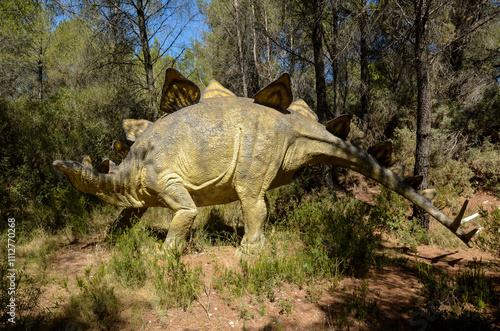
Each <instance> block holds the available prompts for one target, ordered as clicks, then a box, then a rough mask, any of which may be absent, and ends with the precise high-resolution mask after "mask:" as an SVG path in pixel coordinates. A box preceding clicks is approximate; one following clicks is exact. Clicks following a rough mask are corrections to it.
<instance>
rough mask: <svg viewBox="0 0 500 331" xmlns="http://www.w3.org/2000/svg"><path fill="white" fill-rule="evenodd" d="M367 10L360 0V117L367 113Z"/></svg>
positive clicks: (363, 2) (362, 0)
mask: <svg viewBox="0 0 500 331" xmlns="http://www.w3.org/2000/svg"><path fill="white" fill-rule="evenodd" d="M367 16H368V12H367V10H366V1H365V0H361V12H360V16H359V33H360V41H359V43H360V62H361V68H360V71H361V73H360V75H361V89H360V90H361V91H360V92H361V95H360V99H361V113H360V114H359V116H360V117H361V118H362V117H363V116H364V115H365V114H367V113H368V45H367V42H366V25H367Z"/></svg>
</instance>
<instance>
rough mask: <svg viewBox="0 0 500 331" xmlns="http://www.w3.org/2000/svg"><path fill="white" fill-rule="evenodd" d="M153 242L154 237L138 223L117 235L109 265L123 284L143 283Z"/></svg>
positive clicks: (141, 284) (131, 285)
mask: <svg viewBox="0 0 500 331" xmlns="http://www.w3.org/2000/svg"><path fill="white" fill-rule="evenodd" d="M154 244H155V241H154V239H153V238H151V237H150V236H149V233H148V232H147V231H146V229H144V228H143V227H142V226H141V225H140V223H138V224H136V225H135V226H134V227H132V228H131V229H127V230H125V231H124V232H123V233H122V234H121V235H120V236H119V237H118V239H117V241H116V245H115V249H114V251H113V255H112V257H111V261H110V262H109V266H110V268H111V269H112V270H113V271H114V272H115V274H116V275H117V276H118V278H119V279H120V280H121V282H122V283H123V284H124V285H125V286H127V287H141V286H143V285H144V283H145V282H146V279H147V276H148V269H149V263H150V262H149V260H150V257H151V254H152V253H153V252H154V250H153V248H154Z"/></svg>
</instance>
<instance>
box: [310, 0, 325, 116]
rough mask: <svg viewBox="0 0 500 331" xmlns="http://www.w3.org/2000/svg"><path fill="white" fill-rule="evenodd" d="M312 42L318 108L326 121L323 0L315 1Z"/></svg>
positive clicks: (318, 111) (319, 114)
mask: <svg viewBox="0 0 500 331" xmlns="http://www.w3.org/2000/svg"><path fill="white" fill-rule="evenodd" d="M312 44H313V45H312V46H313V53H314V70H315V76H316V109H317V113H318V117H319V118H320V120H321V121H324V120H326V119H327V117H328V106H327V102H326V78H325V63H324V60H323V3H322V1H321V0H315V1H314V8H313V26H312Z"/></svg>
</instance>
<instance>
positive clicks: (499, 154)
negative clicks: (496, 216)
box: [467, 141, 500, 194]
mask: <svg viewBox="0 0 500 331" xmlns="http://www.w3.org/2000/svg"><path fill="white" fill-rule="evenodd" d="M467 163H468V165H469V167H470V168H471V169H472V171H474V180H475V181H476V183H477V184H478V185H480V186H482V187H485V188H488V189H492V190H493V191H495V192H496V193H497V194H500V167H499V166H498V165H499V164H500V151H499V146H498V144H497V145H495V144H492V143H490V142H489V141H486V142H484V144H483V145H482V146H481V147H479V148H471V149H469V150H468V151H467Z"/></svg>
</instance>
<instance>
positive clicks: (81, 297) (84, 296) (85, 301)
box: [66, 265, 121, 329]
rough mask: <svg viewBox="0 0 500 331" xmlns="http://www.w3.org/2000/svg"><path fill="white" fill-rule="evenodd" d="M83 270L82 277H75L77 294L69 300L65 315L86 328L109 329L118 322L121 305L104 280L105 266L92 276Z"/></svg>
mask: <svg viewBox="0 0 500 331" xmlns="http://www.w3.org/2000/svg"><path fill="white" fill-rule="evenodd" d="M91 271H92V267H88V268H85V272H84V276H83V277H78V276H77V277H76V282H77V287H78V289H79V293H78V294H76V295H73V296H72V297H71V299H70V303H69V306H68V307H67V308H66V309H67V315H68V316H72V317H73V318H74V320H75V321H76V322H77V323H79V324H80V325H84V326H86V327H88V328H93V329H95V328H98V329H110V328H111V327H112V326H113V325H116V323H117V322H118V321H119V320H120V310H121V303H120V301H119V299H118V297H117V295H116V293H115V289H114V287H113V286H112V285H110V284H109V281H108V280H107V279H106V268H105V265H101V266H99V268H98V269H97V270H96V271H95V273H94V275H91Z"/></svg>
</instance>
